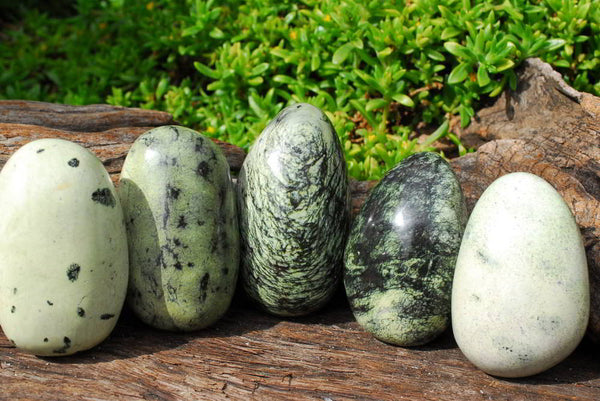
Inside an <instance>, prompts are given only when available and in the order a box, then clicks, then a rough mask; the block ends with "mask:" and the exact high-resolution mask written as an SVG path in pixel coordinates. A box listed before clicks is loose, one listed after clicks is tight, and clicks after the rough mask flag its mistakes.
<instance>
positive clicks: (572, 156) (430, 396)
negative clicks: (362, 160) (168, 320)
mask: <svg viewBox="0 0 600 401" xmlns="http://www.w3.org/2000/svg"><path fill="white" fill-rule="evenodd" d="M520 77H521V85H520V86H519V88H518V90H517V91H516V92H514V93H508V94H505V95H503V97H501V98H500V99H499V100H498V101H497V102H496V104H494V105H493V106H491V107H490V108H488V109H484V110H482V111H481V112H480V113H478V115H477V116H476V118H475V122H474V124H472V125H471V126H470V127H468V128H467V129H466V130H463V131H462V132H460V133H461V134H462V136H463V140H464V141H465V142H466V143H470V144H471V145H472V146H476V147H478V151H477V152H475V153H473V154H469V155H467V156H465V157H462V158H458V159H455V160H452V162H451V164H452V166H453V168H454V169H455V171H456V172H457V174H458V176H459V178H460V180H461V184H462V186H463V190H464V192H465V195H466V196H467V199H468V203H469V206H470V207H471V208H472V206H473V205H474V203H475V201H476V200H477V199H478V198H479V196H480V195H481V193H482V192H483V190H484V189H485V188H486V187H487V185H489V183H490V182H491V181H492V180H493V179H495V178H497V177H498V176H500V175H502V174H505V173H507V172H511V171H531V172H534V173H537V174H538V175H541V176H543V177H544V178H546V179H547V180H549V181H550V182H551V183H552V184H553V185H554V186H555V187H556V188H557V189H558V190H559V191H560V192H561V193H562V194H563V196H565V197H566V199H567V200H568V202H569V204H570V206H571V207H572V210H573V211H574V212H575V215H576V216H577V220H578V223H579V224H580V226H581V227H582V232H583V234H584V236H585V238H586V247H587V248H586V249H587V252H588V259H589V260H590V265H591V266H592V267H593V268H595V269H597V264H596V265H594V263H595V261H597V260H598V259H596V255H597V253H596V252H597V248H598V232H599V231H598V225H599V224H600V221H599V220H600V219H598V216H597V214H594V213H597V211H598V205H597V203H594V202H597V201H598V199H600V194H599V190H600V185H598V177H599V174H598V164H599V160H600V157H599V155H598V153H597V152H598V151H599V145H600V141H599V139H598V132H599V130H598V116H600V102H598V99H597V98H593V97H590V96H591V95H587V94H580V93H578V92H577V93H575V92H573V91H572V90H570V89H569V88H568V87H566V86H565V85H564V83H561V81H560V80H557V79H556V76H555V75H553V72H552V71H551V70H550V71H548V69H547V67H546V66H545V65H542V64H539V63H537V62H533V63H527V64H526V65H525V68H523V69H522V70H521V71H520ZM563 98H564V99H563ZM88 107H89V108H88ZM106 107H108V108H105V107H104V106H84V107H81V108H77V109H73V108H72V107H69V106H62V105H48V104H40V103H35V104H30V103H29V102H20V101H9V102H8V103H7V102H6V101H0V167H1V166H2V165H3V164H4V162H5V161H6V159H7V158H8V157H9V156H10V154H12V153H13V152H14V151H15V150H16V149H17V148H18V147H19V146H21V145H22V144H24V143H26V142H28V141H31V140H33V139H36V138H42V137H58V138H65V139H70V140H73V141H75V142H78V143H80V144H82V145H83V146H86V147H88V148H90V149H91V150H92V151H93V152H95V153H96V154H97V155H98V156H99V157H100V158H101V159H102V161H103V162H104V164H105V166H106V167H107V169H108V170H109V171H110V173H111V175H112V177H113V179H114V180H115V181H116V180H117V178H118V174H119V172H120V169H121V166H122V163H123V160H124V157H125V155H126V153H127V151H128V149H129V147H130V145H131V143H132V142H133V141H134V140H135V138H137V136H139V135H140V134H141V133H142V132H144V131H146V130H147V129H150V128H152V127H154V126H157V125H163V123H164V122H165V121H167V124H171V123H173V122H172V119H169V118H165V117H164V116H163V115H162V114H161V113H160V112H149V113H148V114H146V111H144V113H140V112H139V110H130V109H118V110H115V109H114V108H111V107H110V106H106ZM2 110H4V112H3V111H2ZM6 110H10V113H9V112H7V111H6ZM107 110H108V111H107ZM559 111H560V113H559ZM106 112H107V113H109V115H110V117H109V118H108V121H109V123H106V121H107V119H106V118H105V117H102V116H101V115H103V113H106ZM130 112H131V113H132V114H133V115H135V116H136V117H135V119H133V118H132V119H130V118H129V117H127V115H128V113H130ZM11 113H12V114H11ZM30 113H33V114H32V115H35V116H36V117H35V118H33V117H29V116H30ZM40 113H41V114H46V113H47V114H51V115H52V116H50V117H48V116H46V117H44V118H40ZM61 113H62V114H61ZM65 113H66V114H67V115H69V116H72V117H73V118H74V119H78V118H80V119H81V120H85V119H86V118H91V120H92V121H97V122H95V123H85V122H84V121H79V122H76V123H69V124H70V125H69V124H65V123H64V120H65V118H63V117H64V115H65ZM110 113H113V114H110ZM115 113H116V114H115ZM153 113H158V114H153ZM565 113H575V114H572V116H573V117H572V118H571V117H569V116H571V114H568V116H567V117H564V115H565ZM554 114H556V116H555V115H554ZM7 115H8V116H10V118H7V117H6V116H7ZM536 115H538V118H534V117H535V116H536ZM15 116H19V117H18V118H17V117H15ZM61 116H62V117H61ZM82 116H83V117H82ZM561 116H562V117H561ZM61 121H63V123H61ZM98 121H100V122H98ZM103 121H104V122H103ZM132 121H135V122H132ZM46 124H48V125H46ZM61 124H62V125H61ZM86 124H87V125H86ZM457 131H458V130H457ZM546 132H548V133H546ZM469 141H470V142H469ZM220 146H221V147H222V149H223V150H224V151H225V153H226V155H227V157H228V161H229V163H230V165H231V167H232V171H233V172H234V174H235V172H236V171H238V170H239V168H240V166H241V164H242V161H243V158H244V155H245V153H244V151H243V150H242V149H239V148H236V147H234V146H232V145H228V144H224V143H220ZM374 184H375V183H374V182H356V181H354V182H352V183H351V188H352V194H353V199H352V200H353V210H354V212H356V211H358V209H359V207H360V206H361V204H362V202H363V201H364V198H365V197H366V196H367V194H368V192H369V190H370V189H371V188H372V187H373V185H374ZM590 255H591V256H590ZM595 274H596V276H595ZM591 279H592V282H593V283H594V282H595V283H596V287H594V288H595V289H594V291H597V293H596V300H597V299H598V297H599V296H600V290H597V288H598V287H597V285H598V283H600V275H599V273H598V271H597V270H592V271H591ZM593 296H594V293H593ZM594 308H596V309H594V310H595V312H593V313H596V314H597V313H599V305H598V304H595V305H594ZM591 327H594V326H593V324H592V325H591ZM599 354H600V351H599V349H598V346H597V345H595V344H594V343H593V342H592V341H591V340H590V339H585V340H584V342H583V343H582V344H580V346H579V347H578V348H577V350H576V351H575V352H574V353H573V354H572V355H571V356H570V357H569V358H567V359H566V360H565V361H563V362H562V363H560V364H559V365H557V366H556V367H554V368H552V369H550V370H548V371H546V372H544V373H542V374H540V375H537V376H534V377H531V378H527V379H521V380H506V379H499V378H495V377H491V376H488V375H486V374H485V373H483V372H481V371H479V370H477V369H476V368H475V367H474V366H473V365H471V364H470V363H469V362H468V361H467V360H466V359H465V357H464V356H463V355H462V354H461V352H460V350H459V349H458V348H457V346H456V343H455V342H454V339H453V337H452V333H451V330H447V331H446V333H445V334H444V335H442V336H441V338H439V339H437V340H436V341H434V342H433V343H431V344H428V345H427V346H423V347H417V348H401V347H394V346H390V345H386V344H383V343H381V342H379V341H377V340H375V339H374V338H373V337H372V336H370V335H369V334H368V333H365V332H364V331H363V330H362V329H361V328H360V327H359V326H358V324H357V323H356V322H355V321H354V318H353V316H352V313H351V312H350V309H349V307H348V305H347V303H346V301H345V298H344V295H343V292H342V291H341V289H340V291H338V294H337V296H336V297H335V298H334V300H333V302H332V303H331V304H330V305H329V306H328V307H327V308H325V309H324V310H322V311H320V312H318V313H316V314H314V315H312V316H310V317H306V318H301V319H293V320H282V319H281V318H277V317H273V316H269V315H266V314H263V313H261V312H258V311H256V310H255V309H253V308H252V306H250V305H249V303H248V302H247V301H246V300H245V299H243V298H242V297H241V296H240V295H238V296H236V299H235V300H234V305H233V307H232V308H231V309H230V311H229V312H228V313H227V315H226V316H225V318H224V319H222V320H221V321H219V322H218V323H217V324H216V325H215V326H214V327H212V328H210V329H207V330H204V331H200V332H196V333H191V334H174V333H168V332H162V331H158V330H154V329H151V328H149V327H147V326H145V325H143V324H142V323H141V322H139V321H138V320H137V319H136V318H135V317H133V316H132V314H131V312H129V310H127V309H125V311H124V313H123V315H122V317H121V319H120V320H119V322H118V324H117V327H116V329H115V331H114V332H113V334H112V335H111V336H110V337H109V339H108V340H107V341H105V342H104V343H102V344H101V345H100V346H98V347H96V348H94V349H92V350H90V351H87V352H84V353H81V354H78V355H74V356H70V357H64V358H53V359H51V358H37V357H35V356H31V355H27V354H24V353H22V352H20V351H18V350H16V349H15V348H14V347H12V345H11V344H10V342H9V341H8V340H7V339H6V337H5V336H4V335H3V334H1V333H0V389H1V391H0V399H11V400H15V399H16V400H45V401H47V400H65V399H77V400H254V399H256V400H324V401H325V400H336V401H337V400H402V399H407V400H427V401H440V400H460V401H463V400H540V401H556V400H581V401H592V400H599V399H600V355H599Z"/></svg>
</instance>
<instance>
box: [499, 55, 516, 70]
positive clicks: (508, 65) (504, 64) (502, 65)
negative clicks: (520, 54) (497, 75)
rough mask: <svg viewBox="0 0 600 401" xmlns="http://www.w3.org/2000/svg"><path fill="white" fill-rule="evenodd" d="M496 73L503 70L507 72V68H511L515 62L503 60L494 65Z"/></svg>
mask: <svg viewBox="0 0 600 401" xmlns="http://www.w3.org/2000/svg"><path fill="white" fill-rule="evenodd" d="M495 66H496V72H502V71H504V70H508V69H509V68H513V67H514V66H515V62H514V61H512V60H511V59H508V58H507V59H504V60H502V61H501V62H499V63H497V64H496V65H495Z"/></svg>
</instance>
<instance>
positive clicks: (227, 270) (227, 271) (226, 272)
mask: <svg viewBox="0 0 600 401" xmlns="http://www.w3.org/2000/svg"><path fill="white" fill-rule="evenodd" d="M221 271H222V272H223V275H224V276H226V275H228V274H229V269H228V268H227V267H224V268H223V269H221Z"/></svg>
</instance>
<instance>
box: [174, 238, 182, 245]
mask: <svg viewBox="0 0 600 401" xmlns="http://www.w3.org/2000/svg"><path fill="white" fill-rule="evenodd" d="M173 243H174V244H175V246H181V241H180V240H179V238H175V239H174V240H173Z"/></svg>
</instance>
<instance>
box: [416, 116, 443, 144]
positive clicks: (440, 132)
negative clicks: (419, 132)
mask: <svg viewBox="0 0 600 401" xmlns="http://www.w3.org/2000/svg"><path fill="white" fill-rule="evenodd" d="M449 127H450V123H449V122H448V120H444V122H443V123H442V125H440V126H439V127H438V128H437V129H436V130H435V131H434V132H433V133H432V134H430V135H429V136H428V137H427V139H426V140H425V141H423V143H422V144H421V146H422V147H424V148H427V147H428V146H430V145H431V144H433V143H434V142H435V141H437V140H439V139H440V138H442V137H443V136H446V134H448V128H449Z"/></svg>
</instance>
